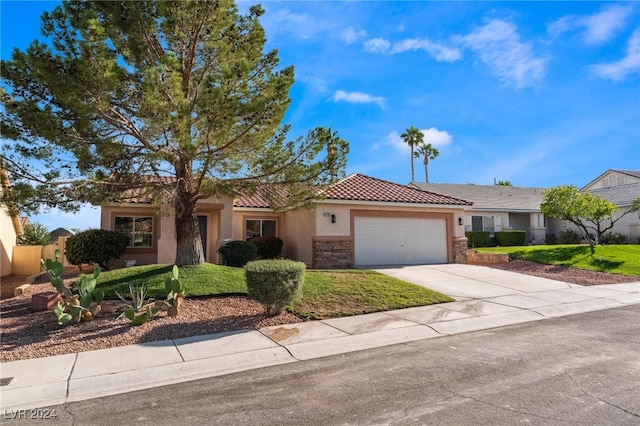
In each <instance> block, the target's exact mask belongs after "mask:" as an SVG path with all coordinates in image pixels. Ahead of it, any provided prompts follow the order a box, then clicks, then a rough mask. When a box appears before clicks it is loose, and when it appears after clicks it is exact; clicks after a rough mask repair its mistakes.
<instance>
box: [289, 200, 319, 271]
mask: <svg viewBox="0 0 640 426" xmlns="http://www.w3.org/2000/svg"><path fill="white" fill-rule="evenodd" d="M283 225H284V226H283V234H282V239H283V240H284V250H283V255H284V257H286V258H288V259H294V260H297V261H299V262H304V263H305V264H306V265H307V267H311V266H312V263H313V248H312V239H313V236H314V230H315V210H309V209H299V210H295V211H291V212H288V213H287V214H286V215H285V216H284V223H283Z"/></svg>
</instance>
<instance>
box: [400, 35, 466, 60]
mask: <svg viewBox="0 0 640 426" xmlns="http://www.w3.org/2000/svg"><path fill="white" fill-rule="evenodd" d="M409 50H424V51H425V52H427V53H428V54H429V55H430V56H432V57H433V58H434V59H435V60H436V61H438V62H442V61H444V62H455V61H457V60H458V59H460V58H461V57H462V55H461V53H460V51H459V50H458V49H456V48H451V47H447V46H445V45H444V44H440V43H435V42H432V41H430V40H428V39H426V38H422V39H419V38H408V39H406V40H403V41H401V42H398V43H395V44H394V45H393V48H392V49H391V53H402V52H406V51H409Z"/></svg>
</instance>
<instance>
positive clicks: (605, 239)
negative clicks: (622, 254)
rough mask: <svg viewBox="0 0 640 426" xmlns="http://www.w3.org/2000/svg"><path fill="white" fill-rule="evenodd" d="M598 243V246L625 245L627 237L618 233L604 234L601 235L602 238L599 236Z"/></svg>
mask: <svg viewBox="0 0 640 426" xmlns="http://www.w3.org/2000/svg"><path fill="white" fill-rule="evenodd" d="M599 243H600V244H626V243H627V236H626V235H624V234H620V233H618V232H616V233H611V232H607V233H605V234H602V236H600V241H599Z"/></svg>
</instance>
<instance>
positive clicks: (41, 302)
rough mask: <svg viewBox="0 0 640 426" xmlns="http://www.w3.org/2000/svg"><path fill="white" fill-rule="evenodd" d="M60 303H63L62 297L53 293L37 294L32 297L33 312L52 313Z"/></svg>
mask: <svg viewBox="0 0 640 426" xmlns="http://www.w3.org/2000/svg"><path fill="white" fill-rule="evenodd" d="M58 302H62V296H60V294H59V293H55V292H53V291H48V292H46V293H37V294H34V295H33V296H31V310H32V311H50V310H53V309H54V308H55V307H56V305H57V304H58Z"/></svg>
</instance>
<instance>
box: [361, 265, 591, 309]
mask: <svg viewBox="0 0 640 426" xmlns="http://www.w3.org/2000/svg"><path fill="white" fill-rule="evenodd" d="M370 269H372V270H374V271H377V272H380V273H382V274H385V275H389V276H392V277H395V278H399V279H401V280H404V281H407V282H410V283H413V284H417V285H421V286H423V287H427V288H430V289H432V290H436V291H439V292H440V293H444V294H446V295H449V296H451V297H453V298H455V299H456V300H469V299H486V298H489V297H499V296H509V295H518V294H523V293H533V292H540V291H547V290H563V289H568V288H571V287H580V286H578V285H575V284H569V283H565V282H562V281H555V280H550V279H547V278H540V277H535V276H532V275H524V274H519V273H516V272H511V271H503V270H501V269H493V268H488V267H486V266H477V265H463V264H454V263H450V264H443V265H416V266H377V267H372V268H370Z"/></svg>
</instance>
